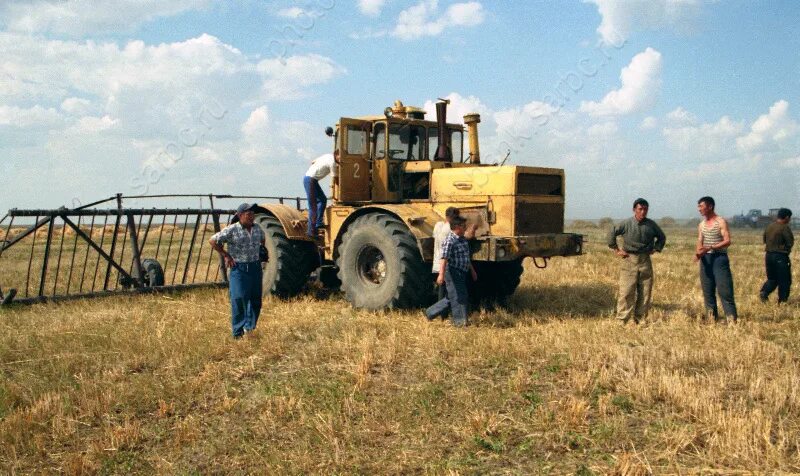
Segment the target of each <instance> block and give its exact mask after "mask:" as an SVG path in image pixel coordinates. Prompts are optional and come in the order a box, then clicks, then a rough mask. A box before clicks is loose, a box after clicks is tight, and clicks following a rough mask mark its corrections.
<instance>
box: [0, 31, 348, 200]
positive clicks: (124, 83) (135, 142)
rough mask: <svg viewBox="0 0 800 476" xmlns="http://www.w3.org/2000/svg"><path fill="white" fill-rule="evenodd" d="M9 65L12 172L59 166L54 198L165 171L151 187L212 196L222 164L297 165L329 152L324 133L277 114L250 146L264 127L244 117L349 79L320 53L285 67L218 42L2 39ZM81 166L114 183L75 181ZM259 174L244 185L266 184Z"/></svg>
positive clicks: (5, 143) (2, 125)
mask: <svg viewBox="0 0 800 476" xmlns="http://www.w3.org/2000/svg"><path fill="white" fill-rule="evenodd" d="M0 58H2V68H3V73H4V74H8V75H9V77H11V78H13V83H12V84H11V85H10V86H9V85H8V83H7V82H6V81H4V80H2V79H1V78H0V152H2V156H3V157H6V158H7V159H5V160H6V165H5V166H4V168H5V167H8V165H7V164H8V163H9V162H10V163H12V164H13V167H14V170H17V169H20V167H22V166H23V165H24V164H28V165H30V166H31V167H37V168H39V169H42V170H47V171H48V174H45V175H42V176H41V177H40V180H41V183H42V184H45V185H43V186H47V187H49V188H50V189H52V190H53V191H54V193H55V191H57V190H60V191H61V192H62V194H67V193H69V194H71V193H79V192H80V191H83V193H84V195H81V197H82V198H87V199H92V198H94V197H95V196H96V195H100V194H106V193H111V192H114V191H131V190H134V189H132V188H131V187H134V186H137V187H138V186H140V185H142V184H143V183H144V180H149V177H153V176H155V177H156V179H155V181H154V182H153V183H152V185H153V186H152V187H151V188H150V189H149V190H150V191H152V190H155V189H156V188H155V187H156V186H157V187H158V188H159V189H161V190H164V191H166V190H191V189H193V188H194V189H200V190H209V189H211V188H214V181H213V180H208V179H206V178H205V177H211V176H213V175H215V174H216V173H217V172H220V173H221V171H217V170H215V169H214V167H219V168H221V169H222V168H223V166H222V164H223V163H228V164H230V163H232V162H236V161H238V160H239V159H240V158H242V157H244V158H245V159H247V158H249V159H250V160H255V161H256V162H258V161H260V160H270V164H271V165H274V164H283V163H294V162H297V161H296V160H294V162H293V159H295V158H296V157H301V158H302V159H303V160H305V159H306V158H308V157H309V156H310V155H313V154H314V153H317V152H319V151H326V150H327V149H329V148H330V147H329V144H326V143H325V141H324V140H318V139H315V137H317V136H320V137H323V138H324V135H323V134H322V133H321V129H322V127H321V126H313V127H312V126H311V125H310V124H305V123H299V122H293V121H285V120H278V119H275V118H272V120H273V121H275V122H278V121H279V123H280V127H273V128H270V127H267V126H263V127H260V128H258V127H256V125H257V124H254V123H251V126H252V127H250V128H251V129H252V130H253V131H268V132H269V134H270V135H272V136H273V137H272V139H271V142H269V143H258V142H254V141H252V140H251V141H249V142H248V139H255V138H256V136H257V132H251V133H250V134H249V135H248V134H246V132H247V131H248V129H247V128H245V130H243V129H242V124H243V121H244V119H242V118H243V117H244V118H248V117H249V116H250V115H251V112H252V111H253V110H254V109H257V108H256V107H255V106H254V105H259V104H264V103H265V102H266V101H275V100H279V99H280V100H289V99H293V98H300V97H306V96H307V95H310V94H314V89H315V86H319V85H323V84H325V83H326V82H329V81H331V80H332V79H334V78H335V77H337V76H339V75H341V74H344V72H345V71H344V68H342V67H341V66H339V65H338V64H336V63H335V62H334V61H333V60H331V59H330V58H327V57H324V56H320V55H298V56H291V57H287V58H285V64H281V63H280V62H278V61H277V60H275V61H273V60H260V61H259V60H257V59H252V58H250V57H248V56H246V55H245V54H243V53H242V52H240V51H239V50H238V49H236V48H234V47H233V46H231V45H228V44H225V43H224V42H222V41H220V40H219V39H217V38H215V37H213V36H210V35H201V36H198V37H197V38H190V39H187V40H185V41H178V42H173V43H162V44H157V45H151V44H147V43H145V42H143V41H138V40H137V41H129V42H127V43H123V44H118V43H115V42H95V41H74V40H48V39H46V38H42V37H40V36H30V35H22V34H16V33H10V32H0ZM253 120H254V121H255V117H254V118H253ZM270 124H272V123H270ZM317 147H320V149H317ZM197 161H200V162H203V163H204V164H205V165H206V166H210V167H212V168H207V169H206V171H205V172H204V173H202V174H198V173H197V169H196V168H195V167H191V166H187V164H191V163H192V162H197ZM75 164H81V167H82V168H83V169H84V170H85V173H86V174H88V175H93V176H94V177H96V181H95V182H96V184H99V183H103V184H108V187H111V188H110V189H106V188H105V187H106V186H103V187H100V186H99V185H98V186H92V184H91V183H84V182H85V181H83V180H82V179H80V178H76V177H72V176H71V175H70V169H71V168H74V166H75ZM304 165H305V164H304V163H301V165H299V166H298V170H294V169H292V170H291V173H300V170H299V169H302V168H303V167H304ZM148 166H149V167H150V169H146V168H147V167H148ZM281 167H284V168H281ZM153 170H155V171H156V172H157V173H152V172H153ZM275 170H278V171H285V170H286V169H285V166H284V165H278V166H276V167H275ZM109 171H113V174H112V173H111V172H109ZM258 173H259V172H257V171H255V172H254V173H253V174H251V175H250V176H248V178H246V179H243V182H242V183H245V182H247V183H250V184H251V185H253V186H257V185H258V182H257V177H258ZM0 175H3V174H0ZM6 176H8V175H6ZM65 177H66V178H65ZM248 181H249V182H248ZM134 183H135V184H136V185H134ZM156 184H157V185H156ZM4 185H5V184H4ZM293 188H294V187H289V186H286V187H283V189H282V191H283V192H290V191H291V190H292V189H293ZM9 190H11V189H9ZM15 190H16V189H15ZM254 190H258V188H254ZM277 190H281V187H280V186H278V188H277ZM16 191H17V192H19V193H24V190H16ZM135 191H137V192H141V191H144V187H142V188H136V189H135ZM86 194H88V197H87V195H86ZM62 196H63V195H62ZM70 196H74V195H70ZM6 205H10V204H8V203H6ZM40 205H45V206H47V205H48V204H40ZM49 205H53V204H49Z"/></svg>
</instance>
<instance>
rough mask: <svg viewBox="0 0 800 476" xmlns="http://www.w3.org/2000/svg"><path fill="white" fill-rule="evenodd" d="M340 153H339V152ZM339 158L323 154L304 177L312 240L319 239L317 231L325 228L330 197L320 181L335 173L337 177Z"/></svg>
mask: <svg viewBox="0 0 800 476" xmlns="http://www.w3.org/2000/svg"><path fill="white" fill-rule="evenodd" d="M337 153H338V152H337ZM336 159H337V158H336V157H334V154H322V155H320V156H319V157H317V158H316V159H314V161H313V162H311V166H310V167H309V168H308V171H306V175H305V177H303V188H305V190H306V198H307V199H308V231H307V234H308V236H309V237H310V238H312V239H315V240H316V239H317V238H318V236H317V230H318V229H320V228H322V227H323V226H324V224H323V219H324V217H325V207H326V206H327V205H328V197H327V196H325V192H323V191H322V187H320V186H319V181H320V180H322V179H324V178H325V177H327V176H328V175H329V174H331V173H333V176H334V177H336V175H337V172H338V170H337V167H338V164H337V160H336Z"/></svg>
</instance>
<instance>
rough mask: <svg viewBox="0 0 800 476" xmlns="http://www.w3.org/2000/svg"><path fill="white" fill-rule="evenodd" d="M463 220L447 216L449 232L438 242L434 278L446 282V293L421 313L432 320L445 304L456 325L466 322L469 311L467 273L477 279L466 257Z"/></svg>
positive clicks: (464, 223)
mask: <svg viewBox="0 0 800 476" xmlns="http://www.w3.org/2000/svg"><path fill="white" fill-rule="evenodd" d="M466 224H467V220H466V219H465V218H463V217H460V216H458V217H454V218H453V219H452V220H450V234H449V235H447V238H446V239H445V240H444V243H443V244H442V265H441V266H440V267H439V276H438V277H437V278H436V283H437V284H438V285H440V286H441V285H442V284H445V285H446V286H447V296H448V297H445V298H443V299H441V300H439V301H438V302H437V303H436V304H434V305H433V306H431V307H429V308H428V309H427V310H426V311H425V317H427V318H428V320H432V319H434V318H435V317H436V316H439V315H442V314H443V313H444V312H445V311H447V309H448V308H449V309H450V312H451V313H452V315H453V325H454V326H456V327H463V326H466V325H467V314H468V313H469V309H468V306H469V300H468V296H467V273H470V274H472V280H473V281H475V280H477V279H478V274H477V273H476V272H475V268H474V267H473V266H472V262H471V260H470V252H469V242H468V241H467V240H466V238H464V232H465V231H466Z"/></svg>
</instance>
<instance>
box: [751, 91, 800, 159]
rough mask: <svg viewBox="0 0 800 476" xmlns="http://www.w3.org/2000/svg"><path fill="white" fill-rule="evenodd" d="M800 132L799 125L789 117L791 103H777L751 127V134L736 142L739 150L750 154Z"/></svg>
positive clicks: (783, 101) (781, 101)
mask: <svg viewBox="0 0 800 476" xmlns="http://www.w3.org/2000/svg"><path fill="white" fill-rule="evenodd" d="M797 132H798V124H797V122H795V121H794V120H792V119H791V118H790V117H789V103H788V102H787V101H786V100H783V99H782V100H780V101H777V102H776V103H775V104H773V105H772V106H771V107H770V108H769V112H768V113H767V114H762V115H761V116H759V117H758V119H756V120H755V122H753V124H752V125H751V126H750V133H749V134H747V135H746V136H744V137H740V138H739V139H737V140H736V146H737V147H738V148H739V150H741V151H744V152H749V151H753V150H757V149H758V148H760V147H762V146H765V145H770V144H774V143H780V142H783V141H785V140H786V139H789V138H791V137H794V136H796V135H797Z"/></svg>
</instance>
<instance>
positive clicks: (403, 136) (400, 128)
mask: <svg viewBox="0 0 800 476" xmlns="http://www.w3.org/2000/svg"><path fill="white" fill-rule="evenodd" d="M388 152H389V158H390V159H393V160H425V128H424V127H420V126H412V125H409V124H391V125H390V126H389V151H388Z"/></svg>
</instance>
